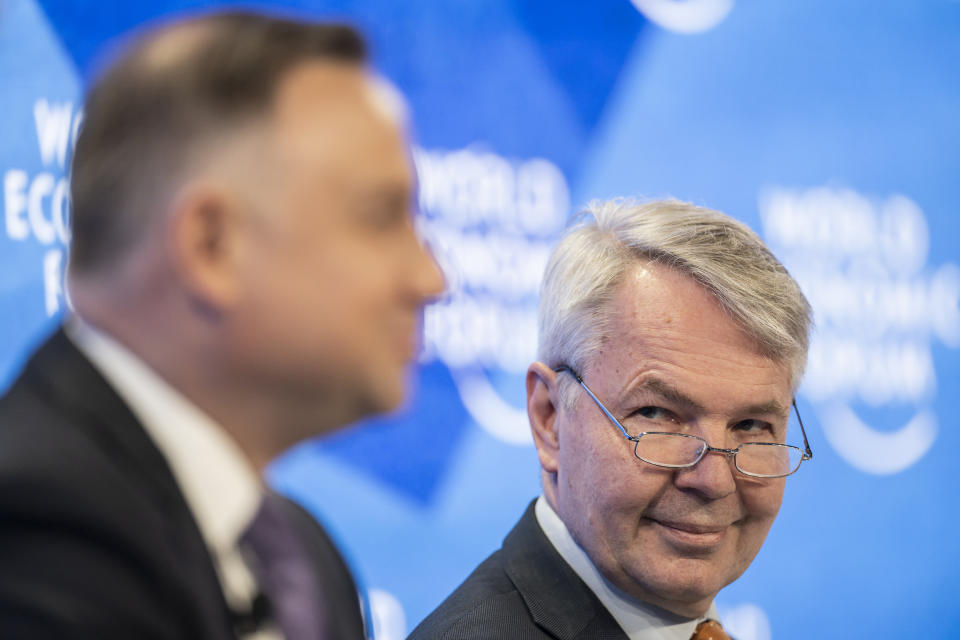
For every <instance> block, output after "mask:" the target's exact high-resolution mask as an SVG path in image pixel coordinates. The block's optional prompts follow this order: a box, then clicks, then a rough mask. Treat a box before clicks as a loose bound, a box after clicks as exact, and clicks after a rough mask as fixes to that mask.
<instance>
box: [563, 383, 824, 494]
mask: <svg viewBox="0 0 960 640" xmlns="http://www.w3.org/2000/svg"><path fill="white" fill-rule="evenodd" d="M553 370H554V372H556V373H563V372H564V371H566V372H567V373H569V374H570V375H572V376H573V377H574V378H575V379H576V381H577V382H578V383H580V386H581V387H583V390H584V391H586V392H587V395H588V396H590V398H591V399H592V400H593V401H594V402H595V403H596V404H597V406H598V407H600V410H601V411H602V412H603V414H604V415H605V416H607V418H609V420H610V422H612V423H613V424H615V425H616V426H617V428H618V429H620V432H621V433H622V434H623V437H624V438H626V439H627V440H629V441H631V442H633V455H634V456H635V457H636V458H637V459H638V460H641V461H643V462H646V463H647V464H652V465H654V466H656V467H664V468H667V469H689V468H690V467H693V466H696V465H697V464H698V463H699V462H700V461H701V460H703V457H704V456H705V455H707V454H708V453H710V452H713V453H721V454H723V455H725V456H727V457H728V458H729V457H733V465H734V467H736V469H737V471H738V472H739V473H742V474H743V475H745V476H749V477H751V478H786V477H787V476H789V475H793V474H794V473H796V472H797V471H798V470H799V469H800V465H801V464H803V463H804V461H806V460H812V459H813V451H812V450H811V449H810V443H809V441H808V440H807V432H806V430H805V429H804V428H803V419H802V418H800V411H799V409H797V401H796V399H794V400H793V401H792V402H791V404H792V405H793V411H794V413H795V414H796V416H797V422H798V423H799V425H800V433H801V434H802V435H803V447H804V448H803V449H801V448H800V447H795V446H793V445H791V444H780V443H779V442H745V443H744V444H741V445H740V446H739V447H737V448H736V449H724V448H721V447H711V446H710V443H708V442H707V441H706V440H704V439H703V438H701V437H700V436H695V435H692V434H689V433H671V432H668V431H644V432H642V433H638V434H636V435H633V436H632V435H630V434H629V433H628V432H627V429H626V427H624V426H623V424H622V423H621V422H620V421H619V420H618V419H617V418H616V416H614V415H613V414H612V413H610V410H609V409H607V407H606V406H605V405H604V404H603V403H602V402H600V398H598V397H597V396H596V394H594V393H593V391H591V390H590V387H588V386H587V383H586V382H584V381H583V378H582V377H581V376H580V374H579V373H577V372H576V371H574V370H573V368H572V367H570V366H568V365H565V364H561V365H558V366H556V367H554V368H553ZM646 435H669V436H680V437H683V438H693V439H695V440H699V441H700V442H702V443H703V445H704V446H703V447H702V448H701V449H700V455H699V456H697V459H696V460H694V461H693V462H690V463H687V464H665V463H663V462H653V461H651V460H647V459H646V458H644V457H643V456H641V455H640V453H639V452H638V451H637V447H638V446H639V444H640V438H642V437H643V436H646ZM748 445H750V446H756V445H759V446H764V447H786V448H788V449H794V450H796V451H799V452H800V462H798V463H797V466H796V467H795V468H794V469H793V470H792V471H790V472H789V473H778V474H762V473H752V472H750V471H744V470H743V469H741V468H740V465H739V463H738V462H737V453H739V452H740V449H741V448H743V447H744V446H748Z"/></svg>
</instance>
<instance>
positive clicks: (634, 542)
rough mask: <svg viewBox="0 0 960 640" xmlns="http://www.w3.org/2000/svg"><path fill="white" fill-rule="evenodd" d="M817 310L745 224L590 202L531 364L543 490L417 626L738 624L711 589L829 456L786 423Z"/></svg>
mask: <svg viewBox="0 0 960 640" xmlns="http://www.w3.org/2000/svg"><path fill="white" fill-rule="evenodd" d="M809 327H810V307H809V305H808V303H807V301H806V299H805V298H804V296H803V294H802V293H801V291H800V288H799V287H798V286H797V283H796V282H795V281H794V280H793V279H792V278H791V277H790V275H789V274H788V273H787V271H786V270H785V269H784V268H783V266H782V265H781V264H780V263H779V262H778V261H777V260H776V258H775V257H774V256H773V255H772V254H771V253H770V252H769V250H768V249H767V248H766V247H765V246H764V245H763V243H762V242H761V240H760V239H759V238H758V237H757V236H756V234H754V233H753V232H752V231H751V230H750V229H749V228H747V227H746V226H745V225H743V224H742V223H740V222H737V221H735V220H733V219H731V218H729V217H728V216H726V215H724V214H721V213H718V212H715V211H710V210H707V209H703V208H699V207H695V206H693V205H689V204H685V203H682V202H673V201H668V202H651V203H648V204H635V203H632V202H625V201H611V202H604V203H596V204H593V205H591V206H590V207H589V209H588V211H586V212H585V213H584V214H583V215H582V216H581V218H580V220H579V221H578V223H577V224H575V225H574V226H573V227H572V228H571V229H570V230H569V231H568V232H567V234H566V235H565V237H564V238H563V239H562V240H561V242H560V244H559V246H558V247H557V248H556V250H555V251H554V253H553V254H552V256H551V258H550V261H549V263H548V265H547V269H546V273H545V276H544V281H543V287H542V290H541V299H540V338H539V340H540V344H539V356H538V357H539V359H540V360H539V361H538V362H535V363H533V364H532V365H530V368H529V369H528V371H527V379H526V387H527V412H528V416H529V419H530V426H531V430H532V432H533V439H534V444H535V445H536V449H537V455H538V457H539V461H540V468H541V479H542V485H543V495H542V496H540V497H539V498H538V499H537V500H535V501H534V502H533V503H532V504H531V505H530V507H529V508H528V509H527V512H526V513H525V514H524V516H523V517H522V518H521V520H520V522H519V523H518V524H517V525H516V527H515V528H514V529H513V530H512V531H511V532H510V534H509V535H508V536H507V537H506V539H505V540H504V542H503V546H502V548H501V549H500V550H499V551H497V552H495V553H494V554H492V555H491V556H490V557H489V558H487V560H485V561H484V562H483V563H482V564H481V565H480V566H479V567H478V568H477V569H476V570H475V571H474V572H473V574H471V575H470V577H469V578H467V580H466V581H465V582H464V583H463V584H462V585H461V586H460V587H459V588H458V589H457V590H456V591H455V592H454V593H453V594H452V595H451V596H450V597H449V598H448V599H447V600H446V601H445V602H444V603H443V604H441V605H440V607H439V608H438V609H437V610H436V611H434V612H433V613H432V614H431V615H430V616H428V617H427V619H426V620H425V621H424V622H423V623H422V624H421V625H420V626H419V627H418V628H417V629H416V630H415V631H414V633H413V634H412V636H411V639H412V640H423V639H426V638H444V639H450V640H453V639H467V638H470V639H473V638H491V639H493V638H498V639H503V638H517V639H518V640H519V639H521V638H522V639H531V638H563V639H573V638H582V639H588V638H611V639H612V638H620V639H625V638H629V639H631V640H688V638H691V636H693V635H694V634H695V633H698V634H703V635H701V636H698V637H704V638H725V637H726V635H725V634H724V632H723V631H722V629H720V628H719V625H718V624H717V622H716V620H715V619H716V617H717V613H716V608H715V606H714V603H713V601H714V597H715V596H716V595H717V593H718V592H719V591H720V590H721V589H722V588H723V587H724V586H726V585H728V584H729V583H731V582H732V581H734V580H736V579H737V578H738V577H739V576H740V575H741V574H742V573H743V572H744V571H745V570H746V568H747V567H748V566H749V564H750V563H751V561H752V560H753V558H754V557H755V556H756V554H757V552H758V551H759V549H760V546H761V545H762V544H763V541H764V539H765V538H766V535H767V532H768V531H769V529H770V526H771V525H772V523H773V520H774V518H775V517H776V515H777V512H778V510H779V508H780V503H781V499H782V496H783V489H784V483H785V480H784V478H785V477H786V476H789V475H790V474H792V473H793V472H795V471H796V470H797V469H798V467H799V466H800V463H801V462H802V461H803V460H809V459H810V458H811V457H812V452H811V450H810V447H809V445H808V443H807V438H806V434H805V433H803V428H802V425H800V424H799V423H798V426H799V433H792V432H791V433H790V434H789V435H790V436H792V438H788V429H787V427H788V423H789V422H790V413H791V407H793V409H794V410H795V409H796V405H795V404H794V402H793V397H794V394H795V392H796V389H797V386H798V385H799V383H800V379H801V377H802V374H803V370H804V365H805V362H806V354H807V345H808V334H809ZM797 418H798V420H799V415H797ZM791 442H794V443H798V444H799V446H793V445H791V444H790V443H791Z"/></svg>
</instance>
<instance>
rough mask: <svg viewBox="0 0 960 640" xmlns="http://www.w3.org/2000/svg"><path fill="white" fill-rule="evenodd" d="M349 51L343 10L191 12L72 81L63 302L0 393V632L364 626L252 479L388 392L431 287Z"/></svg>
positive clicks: (296, 522)
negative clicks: (79, 107)
mask: <svg viewBox="0 0 960 640" xmlns="http://www.w3.org/2000/svg"><path fill="white" fill-rule="evenodd" d="M365 59H366V54H365V45H364V43H363V40H362V39H361V37H360V35H359V34H358V33H357V32H356V31H355V30H353V29H352V28H350V27H347V26H344V25H336V24H319V23H309V22H303V21H296V20H290V19H282V18H277V17H271V16H267V15H258V14H253V13H247V12H229V13H214V14H208V15H201V16H195V17H192V18H190V19H186V20H179V21H175V22H172V23H170V24H166V25H164V26H162V27H159V28H152V29H148V30H146V31H144V32H142V33H140V34H139V36H138V37H137V38H135V39H134V40H133V41H132V42H131V43H130V44H129V46H128V47H126V48H125V50H124V51H123V52H122V55H121V56H120V57H119V58H118V59H116V60H115V61H114V62H113V63H112V64H111V65H110V66H109V67H107V68H106V70H105V71H104V73H103V74H101V76H100V77H99V78H98V80H97V82H96V83H95V84H94V86H93V88H92V90H91V91H90V93H89V94H88V97H87V101H86V104H85V120H84V125H83V128H82V130H81V132H80V135H79V139H78V142H77V147H76V152H75V155H74V159H73V166H72V176H71V190H72V201H73V216H72V246H71V257H70V269H69V280H70V292H71V296H72V300H73V303H74V306H75V310H76V314H75V315H74V316H73V317H71V318H69V319H68V321H67V323H66V325H65V327H64V330H61V331H58V332H56V333H55V334H54V335H53V336H52V337H51V338H50V339H49V340H47V341H46V343H45V344H43V345H42V346H41V347H40V348H39V350H38V351H37V353H36V354H35V355H34V356H33V357H32V358H31V359H30V361H29V362H28V363H27V365H26V367H25V369H24V371H23V373H22V375H21V376H20V378H19V379H18V380H17V381H16V382H15V383H14V385H13V387H12V388H11V389H10V391H9V392H8V393H7V395H5V396H4V397H3V398H2V399H0V637H2V638H30V639H32V640H34V639H44V638H51V639H53V638H56V639H58V640H59V639H65V638H84V639H86V638H96V639H98V640H103V639H111V638H116V639H118V640H119V639H124V640H128V639H134V638H137V639H148V638H149V639H153V640H185V639H187V638H193V639H197V640H199V639H203V640H228V639H236V638H250V639H251V640H252V639H254V638H256V639H257V640H267V639H272V640H280V639H285V640H320V639H328V640H347V639H350V640H360V639H361V638H364V637H365V636H366V634H365V631H364V623H363V620H362V614H361V608H360V604H359V597H358V593H357V589H356V586H355V585H354V582H353V579H352V577H351V575H350V572H349V570H348V568H347V566H346V564H345V562H344V561H343V559H342V558H341V557H340V555H339V553H338V552H337V549H336V547H335V546H334V544H333V543H332V542H331V540H330V539H329V537H328V536H327V535H326V534H325V533H324V531H323V529H321V528H320V527H319V525H318V524H317V523H316V522H314V521H313V520H312V518H311V517H310V515H309V514H307V512H306V511H305V510H304V509H302V508H301V507H299V506H297V505H295V504H294V503H293V502H291V501H289V500H287V499H285V498H282V497H280V496H278V495H276V494H273V493H271V492H270V491H269V490H268V489H267V487H266V485H265V483H264V481H263V479H262V477H261V472H262V471H263V470H264V468H265V467H266V465H267V464H268V463H269V462H270V460H271V459H273V458H274V457H275V456H276V455H277V454H279V453H280V452H282V451H283V450H285V449H286V448H287V447H289V446H291V445H293V444H295V443H297V442H299V441H302V440H303V439H305V438H307V437H310V436H314V435H321V434H324V433H328V432H331V431H333V430H335V429H338V428H340V427H342V426H343V425H345V424H347V423H350V422H352V421H354V420H356V419H358V418H360V417H363V416H366V415H370V414H374V413H380V412H384V411H387V410H390V409H393V408H395V407H396V406H397V405H398V404H399V403H400V402H401V400H402V399H403V397H404V393H405V390H406V381H407V375H408V369H409V365H410V364H411V361H412V359H413V358H414V357H415V355H416V353H417V333H418V327H419V315H420V312H421V310H422V307H423V305H424V304H426V303H427V302H428V301H429V300H430V299H431V298H432V297H434V296H436V295H438V294H439V293H440V292H441V291H442V289H443V287H444V280H443V277H442V274H441V273H440V271H439V269H438V267H437V265H436V263H435V261H434V260H433V257H432V256H431V255H430V253H429V251H427V250H426V249H425V247H424V246H423V244H422V243H421V242H420V240H419V238H418V236H417V233H416V231H415V229H414V224H413V219H412V214H413V210H414V207H413V199H414V178H413V171H412V167H411V162H410V157H409V147H408V143H407V140H406V135H405V128H404V122H403V115H404V114H403V113H402V110H399V109H398V106H399V105H400V102H399V100H398V99H397V94H396V93H395V92H394V91H392V90H390V89H388V88H387V86H386V84H385V83H384V82H383V81H382V80H380V79H379V78H377V77H376V76H375V75H374V74H373V73H371V71H370V70H369V69H368V68H367V65H366V62H365Z"/></svg>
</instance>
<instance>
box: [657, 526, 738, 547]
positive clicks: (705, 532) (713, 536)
mask: <svg viewBox="0 0 960 640" xmlns="http://www.w3.org/2000/svg"><path fill="white" fill-rule="evenodd" d="M648 519H649V520H650V521H651V522H653V523H654V524H655V525H656V527H657V529H658V530H659V531H660V533H661V534H662V535H664V536H665V537H666V538H667V539H668V540H669V541H670V542H671V543H672V544H674V545H675V546H678V547H684V548H687V549H691V550H701V551H703V550H709V549H711V548H714V547H716V546H717V545H719V544H720V543H721V542H722V541H723V539H724V537H725V536H726V534H727V530H728V529H729V528H730V525H729V524H701V523H696V522H682V521H681V522H678V521H673V520H657V519H656V518H648Z"/></svg>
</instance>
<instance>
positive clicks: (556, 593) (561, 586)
mask: <svg viewBox="0 0 960 640" xmlns="http://www.w3.org/2000/svg"><path fill="white" fill-rule="evenodd" d="M503 553H504V556H505V557H504V564H505V567H506V572H507V575H508V576H509V578H510V580H511V581H512V582H513V584H514V586H516V587H517V590H518V591H519V592H520V594H521V596H522V597H523V600H524V602H525V603H526V605H527V608H528V609H529V611H530V615H531V616H532V617H533V620H534V622H536V623H537V625H538V626H539V627H540V628H542V629H543V630H545V631H546V632H548V633H550V634H551V635H553V636H554V637H556V638H557V639H558V640H581V639H582V640H586V639H587V638H593V639H596V638H607V639H610V640H614V639H616V640H627V636H626V634H625V633H624V632H623V630H622V629H621V628H620V626H619V625H618V624H617V622H616V621H615V620H614V619H613V616H611V615H610V612H609V611H607V609H606V608H605V607H604V606H603V604H601V602H600V601H599V600H598V599H597V597H596V596H595V595H594V594H593V592H592V591H590V588H589V587H587V585H586V584H584V582H583V581H582V580H581V579H580V576H578V575H577V574H576V572H575V571H574V570H573V569H572V568H571V567H570V565H568V564H567V563H566V562H565V561H564V560H563V558H562V557H561V556H560V554H559V553H557V551H556V549H554V548H553V545H552V544H551V543H550V540H549V539H548V538H547V536H546V534H544V533H543V530H542V529H541V528H540V525H539V524H538V523H537V518H536V514H535V513H534V503H531V504H530V506H529V507H528V508H527V511H526V512H525V513H524V514H523V517H522V518H521V519H520V522H518V523H517V525H516V526H515V527H514V528H513V530H512V531H511V532H510V533H509V534H508V535H507V537H506V539H505V540H504V542H503Z"/></svg>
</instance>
